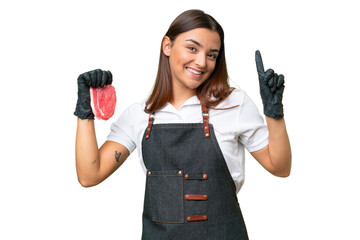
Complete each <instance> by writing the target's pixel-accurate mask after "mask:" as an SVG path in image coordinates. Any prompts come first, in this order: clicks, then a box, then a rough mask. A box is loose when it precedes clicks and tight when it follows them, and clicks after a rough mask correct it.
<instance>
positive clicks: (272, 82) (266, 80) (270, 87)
mask: <svg viewBox="0 0 360 240" xmlns="http://www.w3.org/2000/svg"><path fill="white" fill-rule="evenodd" d="M255 62H256V68H257V72H258V75H259V83H260V95H261V99H262V102H263V105H264V114H265V115H266V116H268V117H272V118H283V117H284V110H283V105H282V96H283V92H284V88H285V86H284V75H282V74H280V75H278V74H276V73H275V72H274V70H272V69H271V68H270V69H268V70H266V72H265V71H264V65H263V62H262V59H261V54H260V52H259V50H257V51H256V52H255Z"/></svg>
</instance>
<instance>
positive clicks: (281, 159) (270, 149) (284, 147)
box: [251, 117, 291, 177]
mask: <svg viewBox="0 0 360 240" xmlns="http://www.w3.org/2000/svg"><path fill="white" fill-rule="evenodd" d="M266 122H267V125H268V129H269V145H268V146H266V147H264V148H263V149H260V150H258V151H255V152H252V153H251V155H252V156H253V157H254V158H255V159H256V160H257V161H258V162H259V163H260V164H261V165H262V166H263V167H264V168H265V169H266V170H267V171H269V172H270V173H272V174H273V175H275V176H278V177H288V176H289V175H290V170H291V148H290V142H289V137H288V134H287V132H286V126H285V120H284V118H280V119H274V118H271V117H266Z"/></svg>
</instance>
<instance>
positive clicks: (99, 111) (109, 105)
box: [90, 85, 116, 120]
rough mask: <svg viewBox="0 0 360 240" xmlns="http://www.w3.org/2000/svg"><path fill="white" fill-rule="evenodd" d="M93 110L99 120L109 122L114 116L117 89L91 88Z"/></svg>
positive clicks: (108, 87) (106, 87)
mask: <svg viewBox="0 0 360 240" xmlns="http://www.w3.org/2000/svg"><path fill="white" fill-rule="evenodd" d="M90 93H91V108H92V110H93V113H94V114H95V116H96V118H97V119H102V120H108V119H109V118H111V117H112V115H114V112H115V105H116V92H115V88H114V87H113V86H111V85H107V86H105V87H103V88H90Z"/></svg>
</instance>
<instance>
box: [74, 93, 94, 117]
mask: <svg viewBox="0 0 360 240" xmlns="http://www.w3.org/2000/svg"><path fill="white" fill-rule="evenodd" d="M74 114H75V116H78V117H79V118H81V119H94V118H95V115H94V113H93V112H92V109H91V98H90V91H88V92H80V91H78V100H77V103H76V109H75V112H74Z"/></svg>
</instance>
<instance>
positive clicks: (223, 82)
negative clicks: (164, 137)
mask: <svg viewBox="0 0 360 240" xmlns="http://www.w3.org/2000/svg"><path fill="white" fill-rule="evenodd" d="M195 28H207V29H209V30H212V31H216V32H217V33H218V34H219V36H220V42H221V47H220V51H219V54H218V57H217V60H216V65H215V68H214V71H213V72H212V74H211V75H210V77H209V79H207V80H206V81H205V82H204V83H202V84H201V85H200V86H199V87H198V88H197V93H196V94H197V97H198V98H199V100H200V102H201V104H203V105H204V106H206V107H208V108H211V107H214V106H217V105H218V104H219V103H220V102H221V101H223V100H224V99H226V97H227V96H229V95H230V93H231V92H232V91H233V90H234V88H232V87H230V86H229V82H228V79H229V76H228V72H227V68H226V60H225V46H224V31H223V29H222V27H221V26H220V24H219V23H218V22H217V21H216V20H215V19H214V18H213V17H212V16H210V15H209V14H206V13H204V12H203V11H201V10H188V11H185V12H183V13H181V14H180V15H179V16H178V17H177V18H175V20H174V21H173V22H172V23H171V25H170V27H169V29H168V31H167V32H166V34H165V36H168V37H169V38H170V40H171V41H174V40H175V38H176V37H177V36H178V35H179V34H181V33H184V32H187V31H190V30H192V29H195ZM172 97H173V96H172V81H171V70H170V64H169V58H168V56H166V55H165V54H164V52H163V50H162V46H161V48H160V59H159V67H158V72H157V76H156V80H155V85H154V88H153V91H152V93H151V94H150V96H149V98H148V100H147V101H146V106H145V112H146V113H154V112H155V111H157V110H159V109H161V108H162V107H164V106H165V104H166V103H167V102H170V101H171V100H172ZM211 97H213V98H212V99H210V98H211Z"/></svg>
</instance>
